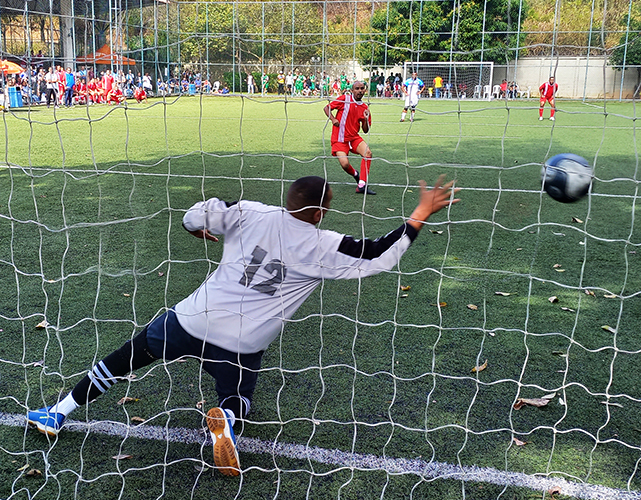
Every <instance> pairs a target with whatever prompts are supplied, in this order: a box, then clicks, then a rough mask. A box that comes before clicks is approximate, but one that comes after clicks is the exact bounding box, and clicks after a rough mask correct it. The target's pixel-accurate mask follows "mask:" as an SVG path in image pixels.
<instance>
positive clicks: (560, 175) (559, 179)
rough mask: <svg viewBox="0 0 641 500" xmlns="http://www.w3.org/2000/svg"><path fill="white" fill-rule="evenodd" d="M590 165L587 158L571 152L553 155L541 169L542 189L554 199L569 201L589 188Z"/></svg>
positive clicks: (575, 199) (582, 194) (586, 191)
mask: <svg viewBox="0 0 641 500" xmlns="http://www.w3.org/2000/svg"><path fill="white" fill-rule="evenodd" d="M591 182H592V167H591V166H590V164H589V163H588V160H586V159H585V158H582V157H580V156H579V155H575V154H572V153H562V154H560V155H556V156H553V157H552V158H550V159H549V160H547V161H546V162H545V165H543V168H542V169H541V183H542V184H543V189H545V192H546V193H547V194H549V195H550V196H551V197H552V198H554V199H555V200H556V201H560V202H562V203H571V202H573V201H577V200H580V199H581V198H583V197H584V196H585V195H586V194H587V193H588V190H589V189H590V183H591Z"/></svg>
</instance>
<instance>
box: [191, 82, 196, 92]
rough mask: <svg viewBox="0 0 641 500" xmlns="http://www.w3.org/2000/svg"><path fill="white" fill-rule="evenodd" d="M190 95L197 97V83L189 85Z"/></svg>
mask: <svg viewBox="0 0 641 500" xmlns="http://www.w3.org/2000/svg"><path fill="white" fill-rule="evenodd" d="M189 95H196V84H195V83H190V84H189Z"/></svg>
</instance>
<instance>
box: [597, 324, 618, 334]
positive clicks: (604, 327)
mask: <svg viewBox="0 0 641 500" xmlns="http://www.w3.org/2000/svg"><path fill="white" fill-rule="evenodd" d="M601 328H603V329H604V330H605V331H606V332H610V333H616V332H617V331H616V330H615V329H614V328H612V327H611V326H608V325H603V326H602V327H601Z"/></svg>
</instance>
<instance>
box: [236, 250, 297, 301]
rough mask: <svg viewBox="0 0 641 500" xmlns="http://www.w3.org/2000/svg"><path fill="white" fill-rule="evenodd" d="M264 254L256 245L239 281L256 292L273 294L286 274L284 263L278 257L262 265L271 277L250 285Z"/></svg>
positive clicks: (265, 253)
mask: <svg viewBox="0 0 641 500" xmlns="http://www.w3.org/2000/svg"><path fill="white" fill-rule="evenodd" d="M266 256H267V252H266V251H265V250H263V249H262V248H261V247H259V246H258V245H256V247H255V248H254V250H253V251H252V260H251V262H250V263H249V264H247V265H245V272H244V273H243V275H242V277H241V278H240V281H239V283H240V284H241V285H243V286H245V287H250V288H252V289H253V290H256V291H257V292H260V293H266V294H267V295H274V294H275V293H276V289H277V286H278V285H280V284H281V283H282V282H283V280H284V279H285V276H286V275H287V268H286V267H285V264H283V263H282V262H281V261H280V260H278V259H272V260H270V261H269V262H268V263H267V264H265V265H264V266H263V268H264V269H265V271H266V272H267V273H269V274H271V275H273V276H272V277H271V278H269V279H266V280H265V281H261V282H260V283H257V284H255V285H253V286H250V285H251V282H252V281H253V280H254V276H255V275H256V272H257V271H258V270H259V269H260V267H261V266H262V264H263V260H265V257H266Z"/></svg>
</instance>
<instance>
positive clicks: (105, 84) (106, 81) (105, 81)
mask: <svg viewBox="0 0 641 500" xmlns="http://www.w3.org/2000/svg"><path fill="white" fill-rule="evenodd" d="M113 84H114V77H113V76H111V75H105V76H103V77H102V88H103V89H105V92H111V87H113Z"/></svg>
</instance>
